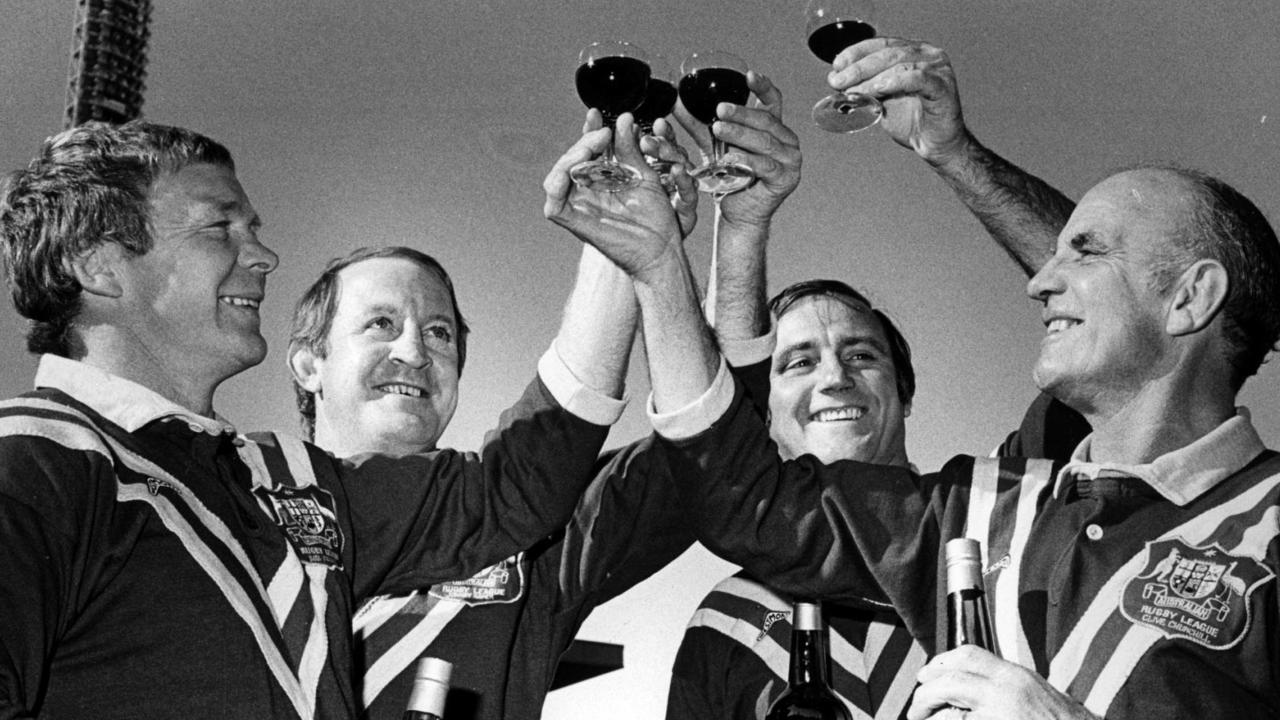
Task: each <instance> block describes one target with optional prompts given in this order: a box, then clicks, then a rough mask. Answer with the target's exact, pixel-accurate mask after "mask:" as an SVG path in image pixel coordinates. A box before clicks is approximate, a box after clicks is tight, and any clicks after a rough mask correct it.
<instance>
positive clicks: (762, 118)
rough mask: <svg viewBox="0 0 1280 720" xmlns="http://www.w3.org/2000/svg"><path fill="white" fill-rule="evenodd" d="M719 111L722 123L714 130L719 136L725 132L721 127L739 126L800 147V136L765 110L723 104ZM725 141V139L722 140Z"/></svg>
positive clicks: (717, 124) (784, 143)
mask: <svg viewBox="0 0 1280 720" xmlns="http://www.w3.org/2000/svg"><path fill="white" fill-rule="evenodd" d="M718 110H720V111H721V113H720V114H719V115H718V117H719V118H720V120H721V122H718V123H716V126H717V127H713V128H712V132H714V133H715V134H716V135H717V136H720V135H721V134H722V132H723V131H724V129H723V128H720V127H719V126H721V125H738V126H742V128H743V130H744V131H746V130H754V131H756V132H758V133H763V134H767V135H771V136H773V137H774V138H776V139H777V140H778V142H780V143H782V144H783V145H797V146H798V145H799V144H800V136H798V135H796V133H795V131H794V130H792V129H791V128H789V127H787V126H786V125H785V124H783V122H782V120H780V119H779V118H778V116H776V115H774V114H772V113H770V112H769V111H767V110H765V109H763V108H748V107H743V106H741V105H731V104H729V103H722V104H721V105H720V107H719V108H718ZM721 139H723V138H721Z"/></svg>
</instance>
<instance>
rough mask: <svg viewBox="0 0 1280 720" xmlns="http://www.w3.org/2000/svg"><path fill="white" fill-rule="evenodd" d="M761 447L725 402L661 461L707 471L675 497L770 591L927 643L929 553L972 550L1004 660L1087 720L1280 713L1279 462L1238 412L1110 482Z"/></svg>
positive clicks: (718, 547)
mask: <svg viewBox="0 0 1280 720" xmlns="http://www.w3.org/2000/svg"><path fill="white" fill-rule="evenodd" d="M765 433H766V430H765V428H764V427H763V426H761V425H760V423H759V422H758V421H757V420H755V418H754V417H753V414H752V412H751V411H750V410H749V409H748V408H745V407H744V404H743V403H742V402H741V401H740V400H739V401H736V402H735V404H734V405H733V406H732V407H731V408H730V410H729V412H728V414H726V416H725V417H723V418H721V420H720V421H718V422H717V423H716V424H715V425H714V426H713V427H712V428H711V429H710V430H709V431H708V432H706V433H703V434H702V435H700V436H698V437H696V438H693V439H691V440H688V441H681V442H679V443H677V444H676V445H677V446H678V451H676V452H673V454H672V462H673V472H676V473H680V474H684V473H685V472H688V473H689V475H688V476H689V477H691V478H692V477H696V473H697V472H702V473H704V474H703V476H702V477H701V481H700V482H696V483H690V484H689V485H688V486H682V487H686V489H687V492H686V493H684V499H685V501H686V502H687V503H689V504H690V506H691V509H692V510H693V514H694V517H695V518H696V519H695V525H694V527H695V529H696V530H697V532H698V534H699V539H700V540H702V542H704V544H706V545H708V547H709V548H711V549H712V550H713V551H714V552H717V553H718V554H720V555H722V556H724V557H726V558H727V559H729V560H730V561H733V562H737V563H739V564H741V565H743V566H744V568H746V570H747V571H749V572H751V573H752V574H753V575H754V576H756V577H760V578H762V579H764V580H766V581H767V582H768V583H769V584H770V586H773V587H778V588H780V589H782V590H783V591H785V592H790V593H794V594H797V595H801V596H817V597H828V598H830V597H847V598H860V599H862V600H863V601H871V602H882V603H888V604H891V605H892V606H893V607H894V608H895V609H897V610H898V611H899V613H900V614H901V616H902V618H903V620H904V622H905V623H906V625H907V627H908V628H909V629H910V630H911V632H912V634H913V635H914V636H915V637H916V638H917V639H918V640H919V641H920V642H922V643H923V644H924V645H925V646H926V647H931V648H932V647H935V646H936V640H937V639H940V638H939V637H938V636H939V635H940V634H941V633H940V632H939V630H940V628H942V627H943V623H944V622H945V618H944V616H945V605H944V603H943V602H941V601H942V596H941V594H942V591H943V590H942V589H943V587H944V577H945V568H943V567H942V566H941V563H939V562H938V559H939V557H940V553H941V549H942V546H943V544H944V543H945V541H946V540H947V539H949V538H952V537H958V536H963V535H968V536H972V537H976V538H978V539H980V540H982V541H983V544H984V547H985V552H986V558H985V561H986V563H985V577H986V583H987V593H988V597H989V599H990V601H991V610H992V615H993V624H994V626H995V631H996V640H997V644H998V645H999V648H1000V652H1001V655H1002V656H1003V657H1005V658H1006V659H1009V660H1011V661H1014V662H1017V663H1020V664H1022V665H1024V666H1026V667H1029V668H1034V669H1035V670H1036V671H1037V672H1038V673H1039V674H1041V675H1042V676H1043V677H1046V678H1048V680H1049V682H1050V684H1052V685H1053V686H1054V687H1056V688H1058V689H1059V690H1061V691H1063V692H1065V693H1067V694H1069V695H1070V696H1071V697H1073V698H1075V699H1077V700H1079V701H1080V702H1082V703H1083V704H1084V705H1085V706H1086V707H1087V708H1088V709H1089V710H1090V711H1092V712H1094V713H1095V714H1097V715H1100V716H1104V717H1107V718H1140V717H1141V718H1145V717H1154V716H1158V715H1173V714H1179V715H1182V716H1186V717H1233V718H1235V717H1243V718H1252V717H1274V716H1275V715H1276V714H1280V659H1277V654H1276V649H1275V648H1276V641H1275V638H1277V637H1280V601H1278V600H1277V590H1276V584H1277V583H1276V579H1275V577H1276V574H1277V573H1278V572H1280V557H1278V555H1277V553H1278V546H1280V541H1277V536H1278V535H1280V456H1278V455H1277V454H1276V453H1274V452H1272V451H1269V450H1265V449H1264V446H1263V445H1262V442H1261V440H1259V439H1258V436H1257V433H1256V432H1255V431H1254V429H1253V427H1252V425H1251V424H1250V423H1249V421H1248V418H1247V416H1246V415H1243V414H1242V415H1238V416H1237V417H1234V418H1232V419H1230V420H1228V421H1227V422H1225V423H1223V425H1221V426H1220V427H1219V428H1218V429H1216V430H1214V431H1213V432H1211V433H1210V434H1209V435H1207V436H1205V437H1204V438H1201V439H1200V440H1198V441H1197V442H1195V443H1193V444H1192V445H1190V446H1188V447H1186V448H1183V449H1182V450H1180V451H1177V452H1175V453H1170V454H1169V455H1167V456H1164V457H1162V458H1158V459H1157V460H1156V461H1155V462H1154V463H1152V464H1151V465H1147V466H1139V467H1137V468H1131V469H1128V470H1126V471H1125V472H1111V471H1112V470H1121V469H1116V468H1105V467H1102V468H1099V467H1097V466H1090V465H1089V464H1087V463H1071V464H1069V465H1068V467H1067V471H1066V472H1063V473H1061V474H1059V473H1058V472H1057V466H1055V465H1053V464H1052V463H1050V462H1048V461H1038V460H1023V459H1017V458H1006V459H977V458H972V457H966V456H960V457H957V458H954V459H953V460H951V461H950V462H948V463H947V464H946V466H944V468H943V469H942V470H941V471H939V472H937V473H934V474H930V475H925V476H917V475H913V474H911V473H908V472H906V471H903V470H900V469H893V468H886V467H882V466H874V465H864V464H860V463H852V462H842V463H836V464H833V465H830V466H823V465H821V464H820V463H817V462H814V461H813V459H812V458H800V459H799V460H797V461H795V462H789V463H782V462H781V461H779V460H778V459H777V458H776V451H775V450H774V448H773V447H772V446H771V445H770V444H769V443H768V442H767V437H766V436H765ZM1081 449H1082V451H1083V450H1085V449H1087V444H1085V445H1082V448H1081ZM1082 457H1083V455H1082ZM1117 476H1119V477H1117Z"/></svg>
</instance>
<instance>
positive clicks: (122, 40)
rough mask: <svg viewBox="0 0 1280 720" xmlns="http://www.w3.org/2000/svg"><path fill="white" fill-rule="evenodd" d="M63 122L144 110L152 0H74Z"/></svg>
mask: <svg viewBox="0 0 1280 720" xmlns="http://www.w3.org/2000/svg"><path fill="white" fill-rule="evenodd" d="M76 4H77V8H76V27H75V37H74V41H73V44H72V47H71V68H70V70H69V71H68V80H67V105H66V112H65V114H64V117H63V127H64V128H69V127H74V126H76V125H79V124H81V123H84V122H87V121H89V120H102V121H104V122H109V123H123V122H128V121H129V120H132V119H134V118H136V117H139V116H140V115H141V114H142V92H143V90H144V89H145V87H146V86H145V85H144V84H143V79H144V78H145V77H146V75H147V39H148V38H149V37H150V34H151V31H150V28H149V24H150V21H151V0H77V3H76Z"/></svg>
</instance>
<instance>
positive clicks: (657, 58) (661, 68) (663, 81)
mask: <svg viewBox="0 0 1280 720" xmlns="http://www.w3.org/2000/svg"><path fill="white" fill-rule="evenodd" d="M677 82H679V78H678V77H676V73H675V71H674V70H673V69H672V68H671V66H670V65H669V64H668V63H667V61H666V58H664V57H662V56H661V55H653V56H652V57H651V58H650V59H649V85H648V87H647V88H646V89H645V93H644V100H643V101H642V102H641V103H640V106H639V107H637V108H636V109H635V110H632V111H631V114H632V115H633V116H634V117H635V119H636V125H638V126H640V132H641V133H643V134H645V135H653V124H654V123H655V122H657V121H658V119H659V118H664V117H666V116H668V115H670V114H671V111H672V110H674V109H675V106H676V96H677V95H676V83H677ZM645 162H647V163H648V164H649V167H651V168H653V169H654V171H656V172H657V173H658V181H659V182H661V183H662V187H663V188H664V189H665V190H666V191H667V193H668V194H670V193H671V192H672V191H673V190H674V189H675V185H674V183H673V182H672V180H671V163H670V162H669V161H667V160H662V159H659V158H656V157H652V156H649V155H646V156H645Z"/></svg>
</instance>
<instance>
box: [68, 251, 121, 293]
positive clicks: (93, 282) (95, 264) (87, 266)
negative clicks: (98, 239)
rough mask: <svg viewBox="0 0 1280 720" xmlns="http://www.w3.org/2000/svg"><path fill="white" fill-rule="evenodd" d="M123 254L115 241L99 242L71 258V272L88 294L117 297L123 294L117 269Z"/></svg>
mask: <svg viewBox="0 0 1280 720" xmlns="http://www.w3.org/2000/svg"><path fill="white" fill-rule="evenodd" d="M125 255H126V254H125V250H124V248H123V247H121V246H120V245H119V244H117V243H113V242H104V243H99V244H98V245H95V246H94V247H92V248H90V249H88V250H86V251H84V252H82V253H80V254H79V255H77V256H75V257H74V258H72V259H71V274H72V275H74V276H75V278H76V282H78V283H80V288H81V289H82V290H84V291H85V292H87V293H89V294H90V295H99V296H101V297H109V298H118V297H120V296H121V295H123V294H124V289H123V287H122V286H121V284H120V277H119V270H120V267H121V264H122V263H123V262H124V260H125Z"/></svg>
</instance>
